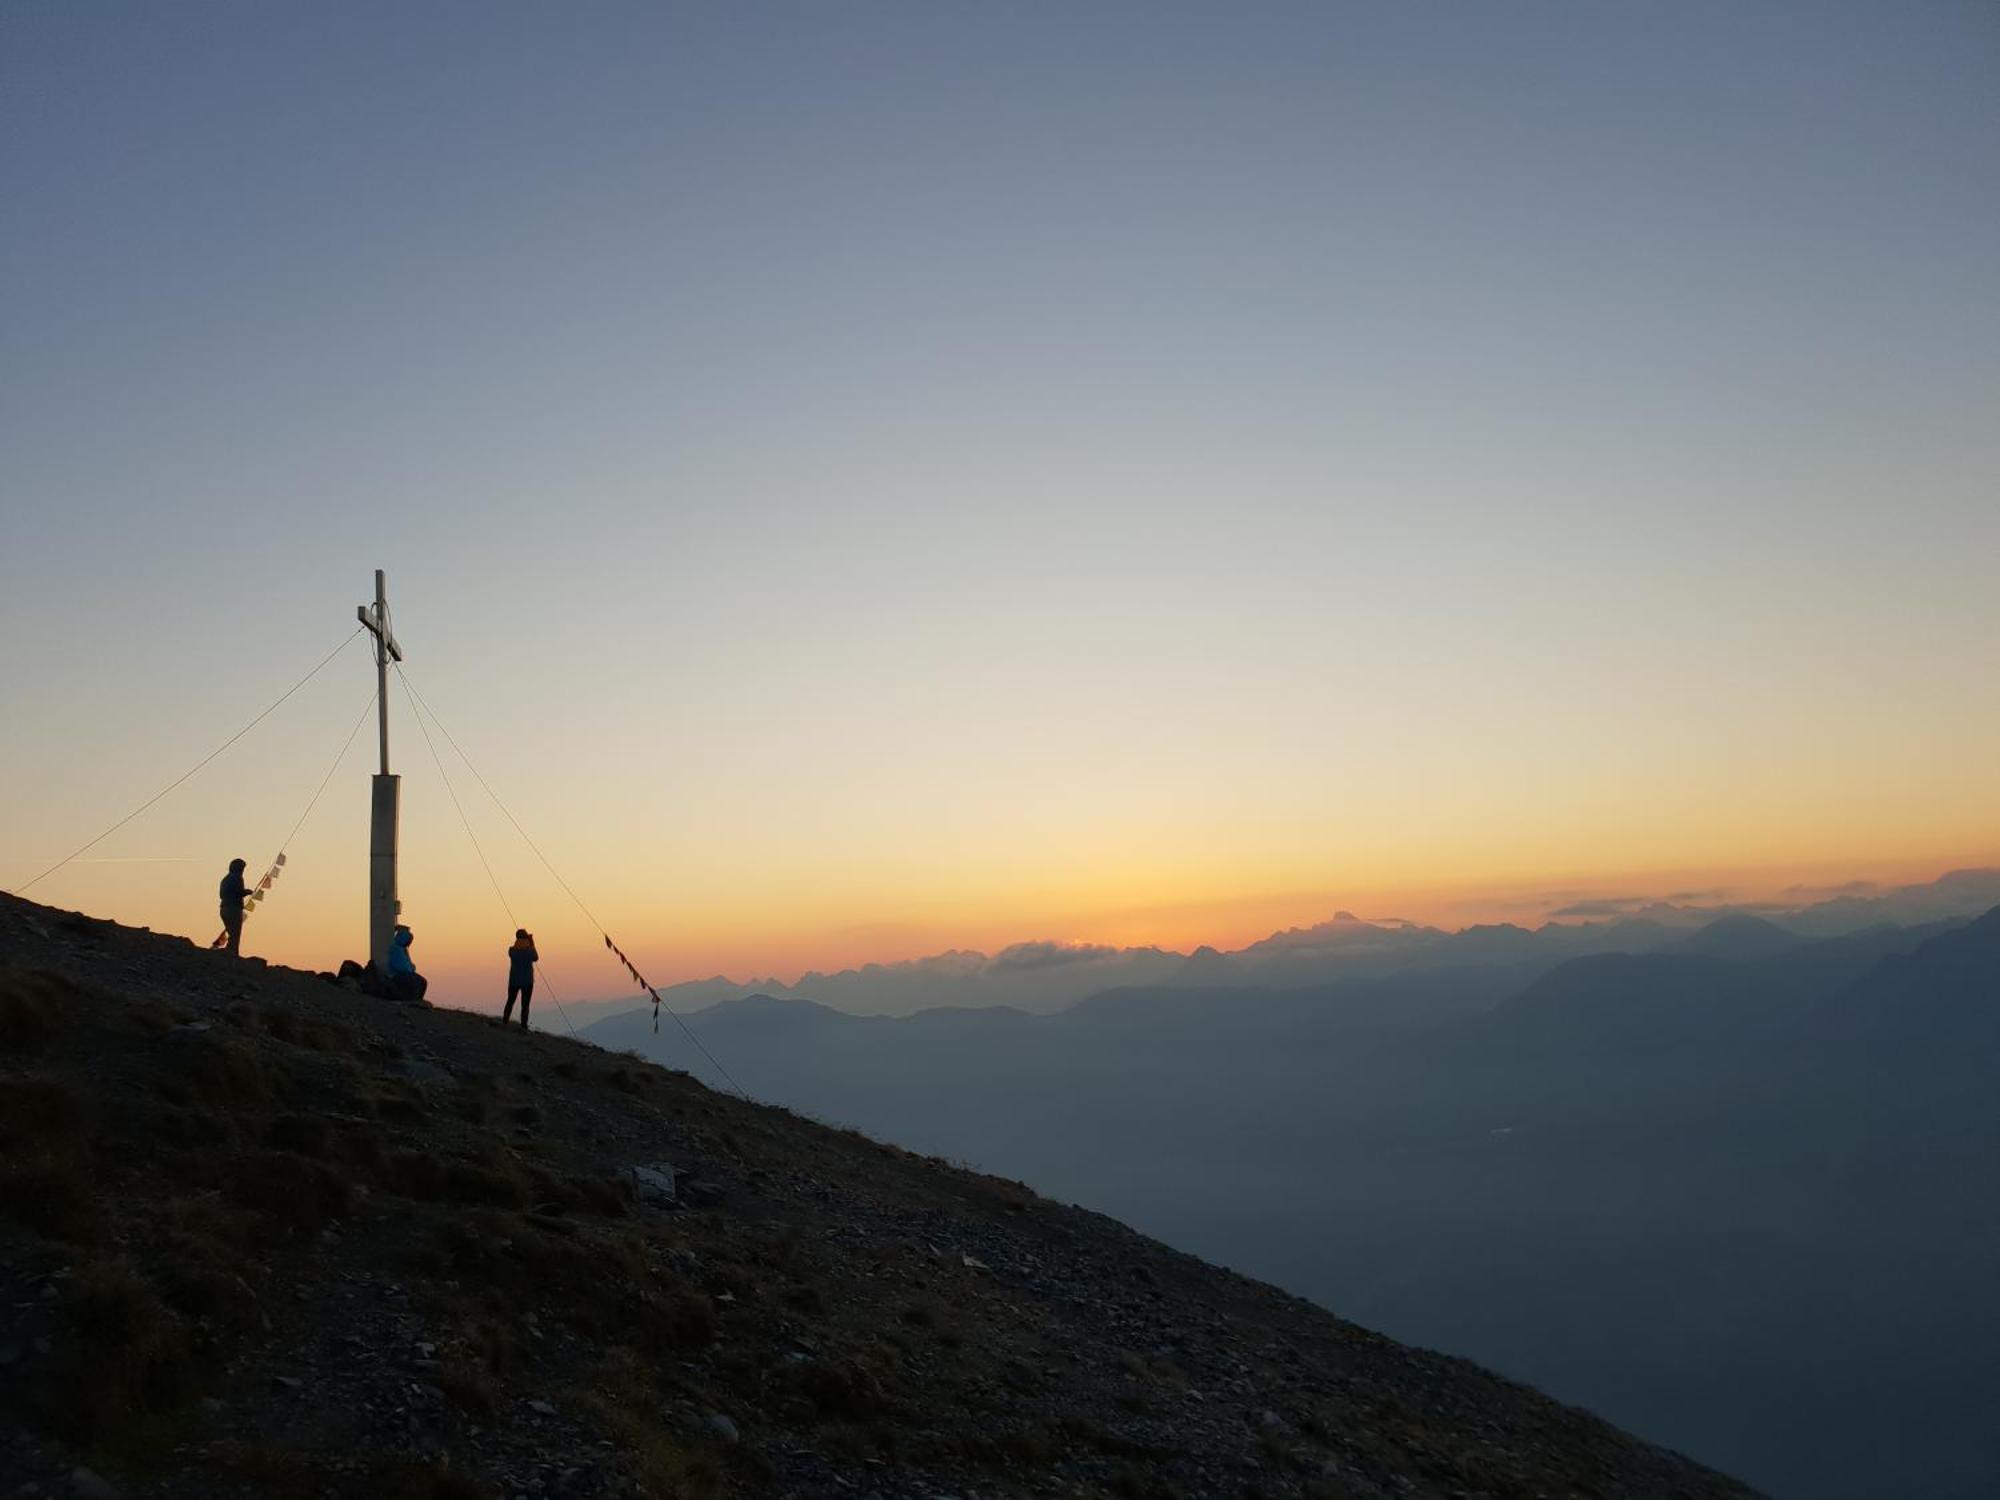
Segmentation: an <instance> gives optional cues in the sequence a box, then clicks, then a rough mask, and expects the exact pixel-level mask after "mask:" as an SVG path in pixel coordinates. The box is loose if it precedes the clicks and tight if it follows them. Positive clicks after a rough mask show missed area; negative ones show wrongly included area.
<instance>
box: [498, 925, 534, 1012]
mask: <svg viewBox="0 0 2000 1500" xmlns="http://www.w3.org/2000/svg"><path fill="white" fill-rule="evenodd" d="M541 956H542V955H541V954H539V953H537V952H536V951H535V935H534V934H533V933H531V932H530V931H528V929H527V928H525V927H516V928H515V929H514V946H513V947H511V948H509V949H508V950H507V1005H506V1008H505V1009H503V1010H502V1011H501V1012H500V1024H501V1025H502V1026H505V1025H506V1024H507V1020H508V1017H510V1016H512V1015H513V1014H514V1001H515V1000H516V999H517V998H518V999H519V1000H520V1002H521V1029H522V1030H523V1031H526V1030H527V1029H528V1002H529V1001H530V1000H533V999H534V998H535V964H536V963H537V962H538V961H539V960H540V959H541Z"/></svg>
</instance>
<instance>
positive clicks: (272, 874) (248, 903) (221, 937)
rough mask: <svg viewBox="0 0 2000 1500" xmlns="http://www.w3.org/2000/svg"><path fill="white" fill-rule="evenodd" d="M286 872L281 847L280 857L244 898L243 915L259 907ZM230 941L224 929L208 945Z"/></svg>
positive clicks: (215, 946) (217, 946) (214, 946)
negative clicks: (260, 902) (258, 904)
mask: <svg viewBox="0 0 2000 1500" xmlns="http://www.w3.org/2000/svg"><path fill="white" fill-rule="evenodd" d="M284 873H285V851H284V850H282V849H280V850H279V851H278V857H277V858H276V859H274V860H272V861H271V868H270V869H268V870H266V871H265V872H264V873H263V874H262V875H261V876H259V877H258V880H257V884H256V885H254V886H252V887H251V888H250V894H249V895H247V896H245V897H244V898H243V915H245V916H246V917H247V916H249V915H250V913H251V912H253V911H255V910H256V909H257V903H258V902H259V901H262V900H264V899H265V898H266V897H267V896H269V895H270V894H271V887H272V886H274V885H276V884H277V882H278V877H279V876H280V875H282V874H284ZM228 942H229V934H228V932H227V931H223V932H219V933H217V934H216V935H215V941H214V942H212V943H210V944H209V945H208V946H209V947H211V948H221V947H224V946H226V945H227V944H228Z"/></svg>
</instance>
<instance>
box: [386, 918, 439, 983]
mask: <svg viewBox="0 0 2000 1500" xmlns="http://www.w3.org/2000/svg"><path fill="white" fill-rule="evenodd" d="M415 941H416V934H415V933H413V932H411V931H410V929H409V928H407V927H405V926H403V924H402V923H400V922H398V923H397V924H396V931H395V934H394V936H392V937H391V938H390V939H389V984H390V987H391V988H392V989H394V990H395V991H396V993H397V994H398V995H399V996H401V997H402V998H403V999H405V1000H421V999H423V998H424V991H425V990H427V989H429V988H430V981H429V980H428V979H426V978H424V976H423V975H421V974H419V973H418V972H417V966H416V965H415V964H414V963H412V962H411V961H410V944H411V943H413V942H415Z"/></svg>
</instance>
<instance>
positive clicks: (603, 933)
mask: <svg viewBox="0 0 2000 1500" xmlns="http://www.w3.org/2000/svg"><path fill="white" fill-rule="evenodd" d="M396 675H397V676H398V677H400V678H402V680H403V688H404V690H405V691H406V692H408V693H409V695H410V698H411V701H412V702H413V703H415V704H421V705H422V707H423V710H424V712H425V713H426V714H428V715H429V716H430V719H431V722H432V723H434V724H436V725H437V727H438V733H440V734H442V735H443V736H444V737H445V740H446V742H447V743H448V744H450V746H451V748H452V749H453V750H454V751H456V752H457V754H458V758H459V759H460V760H461V761H463V762H464V763H465V769H466V770H468V771H470V772H471V773H472V777H473V780H475V781H477V782H478V783H479V786H480V789H481V790H482V791H484V792H485V793H486V795H487V796H488V797H489V798H490V799H492V802H493V805H494V806H495V807H497V808H499V809H500V812H501V815H502V816H504V817H505V818H506V819H507V821H508V822H509V823H511V824H513V826H514V831H515V832H516V833H518V834H520V836H521V842H523V843H524V844H526V845H527V846H528V848H529V849H531V850H532V851H534V855H535V858H536V859H538V860H540V861H541V862H542V868H543V869H545V870H547V871H548V872H549V875H550V877H551V878H552V879H554V881H555V883H556V884H557V885H559V886H561V887H562V888H563V892H564V894H566V895H567V896H568V897H569V899H570V900H572V901H574V902H575V903H576V909H577V910H578V911H580V912H582V913H583V915H584V916H585V918H586V919H588V921H589V922H590V925H591V926H593V927H595V928H596V929H597V931H598V935H599V936H600V937H602V938H603V939H604V946H605V947H607V948H609V949H610V950H611V951H612V952H613V953H615V954H617V955H618V957H619V959H620V960H621V961H623V962H624V964H625V967H626V968H627V969H631V968H632V964H631V960H629V959H627V958H625V955H624V953H623V951H622V950H620V949H619V948H618V946H617V945H616V944H614V943H613V942H612V941H611V934H610V933H609V932H608V931H607V930H606V929H605V926H604V924H603V923H602V922H600V921H598V920H597V914H596V913H595V912H593V911H592V910H591V909H590V908H589V907H588V906H586V905H585V904H584V900H583V897H581V896H579V895H577V893H576V892H575V890H574V889H572V888H571V886H570V883H569V882H568V881H567V880H564V879H563V878H562V876H561V875H560V874H559V873H558V872H557V870H556V867H555V866H554V865H552V864H550V863H549V857H548V856H547V855H546V854H544V853H542V850H541V846H540V845H538V844H537V843H536V842H535V841H534V840H533V839H532V838H530V837H529V836H528V830H527V829H525V828H523V827H522V826H521V823H520V820H519V819H518V818H516V817H515V816H514V814H513V813H512V812H510V811H509V810H508V807H507V804H506V803H504V802H502V801H501V800H500V794H499V793H498V792H495V791H494V790H493V788H492V786H491V785H490V784H489V783H488V782H487V780H486V778H485V777H484V776H481V775H480V774H479V768H478V767H477V766H475V765H474V764H473V763H472V757H470V756H469V755H467V754H466V753H465V750H464V748H463V747H462V746H461V745H460V744H459V743H458V741H457V740H456V739H453V738H452V733H451V731H450V730H449V729H447V728H445V724H444V720H442V719H440V718H439V717H438V716H437V712H436V710H434V709H433V708H432V707H431V706H430V704H429V703H426V702H425V701H424V699H423V695H422V694H420V693H419V692H418V691H417V689H416V685H415V684H414V683H412V682H411V681H410V674H409V673H408V672H406V671H404V670H403V666H402V663H400V662H398V663H396ZM419 723H420V724H421V720H420V721H419ZM426 738H427V739H428V736H426ZM431 753H432V755H433V756H435V755H436V753H437V751H436V748H435V747H433V748H432V751H431ZM438 769H439V774H440V775H442V774H443V766H442V765H440V766H439V768H438ZM446 785H447V787H449V782H447V783H446ZM456 800H457V799H456V797H454V798H453V801H454V802H456ZM459 816H460V817H461V818H463V817H464V816H465V814H464V811H463V809H461V810H460V813H459ZM470 831H471V828H470V825H469V824H468V825H467V832H468V833H469V832H470ZM483 858H484V856H482V859H483ZM487 873H488V875H489V877H490V876H491V874H492V872H491V871H490V870H489V871H488V872H487ZM494 889H495V890H498V889H499V887H498V885H496V886H495V887H494ZM501 904H502V905H503V906H504V905H505V904H506V903H505V901H504V899H503V900H502V902H501ZM509 920H512V916H511V913H510V915H509ZM633 977H634V978H635V979H636V978H638V977H639V976H638V971H637V970H633ZM639 982H640V983H641V984H642V985H645V987H646V989H647V990H648V991H650V992H651V993H652V996H653V1001H654V1004H655V1005H656V1006H658V1007H659V1008H660V1009H664V1010H665V1011H666V1013H667V1014H668V1015H670V1016H672V1017H673V1019H674V1024H675V1025H676V1026H678V1027H680V1029H681V1034H682V1035H683V1036H685V1037H686V1038H687V1039H688V1043H689V1045H691V1046H692V1047H693V1048H694V1049H695V1050H696V1051H697V1052H699V1053H700V1054H701V1055H702V1056H703V1057H705V1058H706V1059H708V1063H709V1066H710V1067H712V1068H714V1069H715V1071H716V1073H717V1074H718V1075H719V1076H720V1077H721V1078H722V1079H723V1080H724V1081H725V1082H726V1083H728V1085H729V1087H730V1088H731V1089H733V1090H734V1091H735V1092H736V1095H737V1097H738V1098H741V1099H748V1098H749V1097H750V1095H749V1094H748V1093H747V1092H746V1091H745V1090H744V1087H743V1085H742V1084H740V1083H738V1082H737V1081H736V1079H735V1077H734V1076H733V1075H732V1074H731V1073H730V1071H729V1069H727V1068H725V1067H724V1066H723V1065H722V1064H721V1062H720V1061H719V1060H718V1059H717V1058H716V1056H715V1054H714V1053H713V1052H710V1051H709V1050H708V1048H707V1047H706V1046H704V1045H703V1043H702V1040H701V1038H700V1037H698V1036H696V1035H695V1034H694V1030H693V1028H692V1027H690V1026H689V1025H688V1023H687V1021H686V1020H685V1019H684V1018H683V1017H682V1016H681V1015H680V1013H679V1012H677V1011H676V1010H675V1009H674V1008H673V1007H672V1006H671V1005H668V1004H666V1003H665V1002H664V1001H663V1000H661V999H660V995H659V991H657V990H654V989H653V988H652V986H651V985H647V984H646V982H645V980H643V979H640V980H639ZM565 1019H567V1017H565ZM654 1024H655V1025H656V1026H657V1025H658V1022H657V1021H655V1023H654ZM571 1029H572V1030H574V1028H571Z"/></svg>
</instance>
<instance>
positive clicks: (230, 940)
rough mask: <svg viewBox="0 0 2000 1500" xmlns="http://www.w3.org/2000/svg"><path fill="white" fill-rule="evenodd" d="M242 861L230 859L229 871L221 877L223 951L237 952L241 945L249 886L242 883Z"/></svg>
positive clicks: (239, 950) (238, 952)
mask: <svg viewBox="0 0 2000 1500" xmlns="http://www.w3.org/2000/svg"><path fill="white" fill-rule="evenodd" d="M243 866H244V861H242V860H240V859H232V860H231V861H230V862H229V873H228V874H227V875H225V876H223V877H222V892H221V894H222V933H223V937H224V938H225V939H226V941H225V942H224V944H223V951H224V952H226V953H231V954H239V955H240V952H241V950H242V947H243V903H244V901H245V900H247V899H248V898H249V895H250V887H249V886H247V885H245V884H244V883H243Z"/></svg>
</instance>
